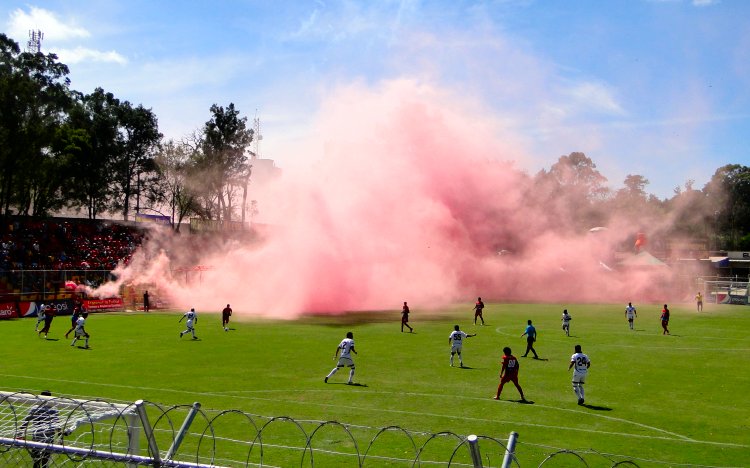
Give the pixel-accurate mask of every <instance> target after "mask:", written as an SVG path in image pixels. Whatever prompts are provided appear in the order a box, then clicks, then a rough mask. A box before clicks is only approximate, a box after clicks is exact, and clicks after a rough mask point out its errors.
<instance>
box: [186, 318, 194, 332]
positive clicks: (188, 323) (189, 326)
mask: <svg viewBox="0 0 750 468" xmlns="http://www.w3.org/2000/svg"><path fill="white" fill-rule="evenodd" d="M186 325H187V329H188V330H192V329H193V321H192V320H188V321H187V324H186Z"/></svg>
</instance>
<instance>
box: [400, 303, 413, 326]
mask: <svg viewBox="0 0 750 468" xmlns="http://www.w3.org/2000/svg"><path fill="white" fill-rule="evenodd" d="M404 327H406V328H408V329H409V333H411V332H413V331H414V329H413V328H412V327H410V326H409V306H408V305H406V302H404V307H403V308H402V309H401V332H402V333H403V331H404Z"/></svg>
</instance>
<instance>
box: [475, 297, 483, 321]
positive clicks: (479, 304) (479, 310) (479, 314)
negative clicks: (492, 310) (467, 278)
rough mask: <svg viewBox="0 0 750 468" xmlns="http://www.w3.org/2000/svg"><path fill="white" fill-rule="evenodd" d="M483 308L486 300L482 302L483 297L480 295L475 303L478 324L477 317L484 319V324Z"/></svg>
mask: <svg viewBox="0 0 750 468" xmlns="http://www.w3.org/2000/svg"><path fill="white" fill-rule="evenodd" d="M482 310H484V302H482V298H481V297H478V298H477V302H476V304H474V325H476V324H477V318H479V319H480V320H481V321H482V325H484V317H482Z"/></svg>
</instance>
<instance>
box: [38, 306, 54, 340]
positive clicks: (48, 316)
mask: <svg viewBox="0 0 750 468" xmlns="http://www.w3.org/2000/svg"><path fill="white" fill-rule="evenodd" d="M54 318H55V305H54V304H50V305H48V306H47V310H45V311H44V328H42V329H41V330H39V336H42V333H44V337H45V338H47V333H49V327H50V326H51V325H52V319H54Z"/></svg>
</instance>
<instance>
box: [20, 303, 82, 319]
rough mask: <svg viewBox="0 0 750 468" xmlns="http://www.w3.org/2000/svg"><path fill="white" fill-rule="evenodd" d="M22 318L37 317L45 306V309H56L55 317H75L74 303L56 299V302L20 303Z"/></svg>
mask: <svg viewBox="0 0 750 468" xmlns="http://www.w3.org/2000/svg"><path fill="white" fill-rule="evenodd" d="M18 305H19V307H20V308H21V310H20V312H21V317H36V316H37V315H38V312H39V307H41V306H42V305H44V307H45V308H48V307H52V308H54V309H55V315H56V316H58V315H73V301H72V300H70V299H56V300H54V301H46V302H44V301H39V302H20V303H19V304H18Z"/></svg>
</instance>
